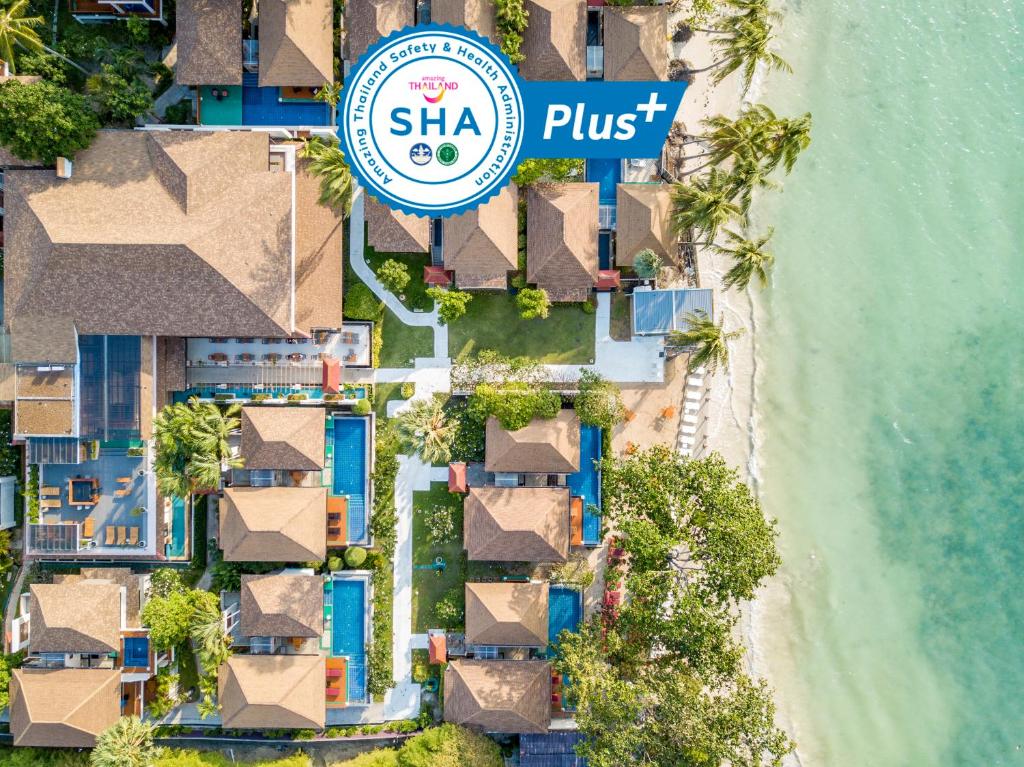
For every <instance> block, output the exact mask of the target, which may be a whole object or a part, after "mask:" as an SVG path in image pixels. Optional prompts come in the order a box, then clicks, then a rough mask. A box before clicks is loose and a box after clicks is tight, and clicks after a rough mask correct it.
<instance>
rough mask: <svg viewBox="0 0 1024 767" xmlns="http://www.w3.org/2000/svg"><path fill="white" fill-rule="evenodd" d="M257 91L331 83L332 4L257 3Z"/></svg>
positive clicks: (314, 0) (313, 0) (311, 0)
mask: <svg viewBox="0 0 1024 767" xmlns="http://www.w3.org/2000/svg"><path fill="white" fill-rule="evenodd" d="M259 8H260V15H259V35H260V76H259V84H260V87H263V86H268V85H293V86H302V85H305V86H312V87H316V86H320V85H323V84H324V83H332V82H334V12H333V8H332V5H331V0H260V4H259Z"/></svg>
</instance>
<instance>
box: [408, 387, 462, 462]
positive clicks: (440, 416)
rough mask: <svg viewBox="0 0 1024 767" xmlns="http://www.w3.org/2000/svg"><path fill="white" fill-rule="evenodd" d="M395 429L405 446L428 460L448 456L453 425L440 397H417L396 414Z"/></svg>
mask: <svg viewBox="0 0 1024 767" xmlns="http://www.w3.org/2000/svg"><path fill="white" fill-rule="evenodd" d="M395 429H396V432H397V434H398V437H399V439H400V440H401V441H402V445H403V446H404V447H405V449H406V450H411V451H413V452H415V453H418V454H419V456H420V457H421V458H422V459H423V460H424V461H426V462H427V463H448V461H449V460H450V459H451V454H452V453H451V443H452V428H451V426H450V424H449V423H448V420H447V418H446V416H445V413H444V406H443V404H442V403H441V401H440V400H438V399H435V398H433V397H431V398H430V399H420V400H416V401H415V402H413V403H412V405H410V406H409V408H408V409H407V410H405V411H404V412H402V413H401V414H400V415H399V416H398V419H397V422H396V424H395Z"/></svg>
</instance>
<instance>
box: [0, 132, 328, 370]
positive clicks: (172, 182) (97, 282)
mask: <svg viewBox="0 0 1024 767" xmlns="http://www.w3.org/2000/svg"><path fill="white" fill-rule="evenodd" d="M269 147H270V145H269V139H268V136H267V134H265V133H258V132H249V131H230V132H229V131H220V132H213V133H207V132H181V131H173V132H143V131H101V132H100V133H99V134H98V135H97V137H96V139H95V141H94V142H93V145H92V146H91V147H90V148H89V149H87V150H85V151H83V152H81V153H79V154H78V156H77V157H76V159H75V172H74V176H73V177H72V178H71V179H58V178H57V177H56V175H55V174H54V172H53V171H52V170H15V171H11V172H9V173H8V174H7V175H6V179H5V181H6V189H5V206H6V215H5V222H4V223H5V234H6V236H7V237H6V249H5V253H6V274H5V280H4V297H5V302H4V306H5V313H6V315H7V317H8V318H9V319H10V322H11V332H12V349H13V351H14V354H15V360H16V361H26V362H37V361H39V360H37V359H33V357H35V356H37V354H36V353H35V351H36V350H35V349H34V348H33V347H36V346H40V345H43V346H46V345H49V344H56V345H58V346H59V348H65V347H66V348H68V349H70V348H72V347H73V345H74V344H75V341H74V339H73V337H71V334H72V333H73V332H74V331H75V330H76V329H77V332H78V333H79V334H86V333H93V334H115V335H116V334H127V335H157V336H179V337H189V336H210V335H218V336H243V335H244V336H268V337H282V336H288V335H292V334H293V333H297V332H308V331H309V330H310V329H312V328H313V327H338V326H339V325H340V319H341V264H340V258H339V257H338V253H340V217H338V216H337V215H336V214H333V213H331V212H330V211H328V212H327V213H328V215H327V216H326V218H323V217H321V216H320V215H319V214H317V215H304V214H302V213H301V211H302V210H303V207H304V206H305V205H311V206H315V201H316V198H315V197H313V196H312V194H313V193H315V186H314V187H313V190H312V192H309V194H308V195H307V194H304V193H303V189H302V188H300V187H301V186H302V185H301V178H302V176H301V174H302V171H298V172H299V173H300V176H299V178H297V182H299V183H297V184H296V187H297V189H296V196H297V199H296V207H297V208H298V210H299V212H300V214H299V215H297V216H295V225H296V229H297V231H296V237H295V239H294V240H293V239H292V213H293V211H292V183H291V175H290V174H289V173H282V172H272V171H271V170H270V167H269V161H268V160H269ZM322 210H323V211H326V210H327V209H326V208H323V209H322ZM113 211H116V212H117V215H113V214H112V212H113ZM239 211H245V214H244V215H241V214H240V213H239ZM314 230H315V231H314ZM293 253H294V262H293ZM293 271H294V274H295V285H294V286H293V282H292V280H293ZM303 278H304V279H306V280H308V281H311V282H313V283H326V284H328V285H331V286H332V290H331V292H330V294H327V296H326V297H324V295H323V294H322V293H321V292H320V291H322V290H323V288H319V287H318V288H317V289H316V290H315V291H309V290H307V289H306V288H305V287H304V286H303ZM182 291H185V292H184V293H183V292H182ZM186 294H187V300H184V299H183V296H185V295H186ZM42 318H45V320H44V321H42V322H41V321H40V320H41V319H42ZM300 318H301V323H303V324H300ZM58 321H59V322H60V323H61V324H60V325H59V326H57V325H55V323H56V322H58ZM304 323H309V324H304ZM26 335H28V336H30V337H31V336H33V335H42V336H43V337H44V339H45V344H43V343H33V342H31V341H29V342H27V343H28V346H26V342H25V341H24V336H26ZM61 339H64V340H63V341H61ZM23 349H24V350H26V351H25V352H24V354H25V355H26V356H25V357H22V356H20V355H22V353H23V352H22V350H23Z"/></svg>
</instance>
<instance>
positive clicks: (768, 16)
mask: <svg viewBox="0 0 1024 767" xmlns="http://www.w3.org/2000/svg"><path fill="white" fill-rule="evenodd" d="M722 5H723V6H724V8H725V10H728V11H734V13H730V14H728V15H725V16H723V17H720V18H719V19H718V21H717V26H713V27H711V28H710V29H701V28H700V27H691V29H692V30H693V31H694V32H704V33H706V34H709V35H720V34H724V33H725V32H727V31H728V23H729V22H730V21H731V20H732V19H736V18H740V19H747V20H756V19H765V20H767V21H778V20H779V19H781V18H782V14H781V13H780V12H779V11H776V10H773V9H772V8H771V6H770V5H769V3H768V0H722Z"/></svg>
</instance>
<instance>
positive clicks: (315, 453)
mask: <svg viewBox="0 0 1024 767" xmlns="http://www.w3.org/2000/svg"><path fill="white" fill-rule="evenodd" d="M242 458H243V459H244V460H245V468H247V469H279V470H282V471H319V470H320V469H322V468H323V467H324V411H323V410H322V409H321V408H311V407H305V408H304V407H289V408H281V407H243V408H242Z"/></svg>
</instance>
